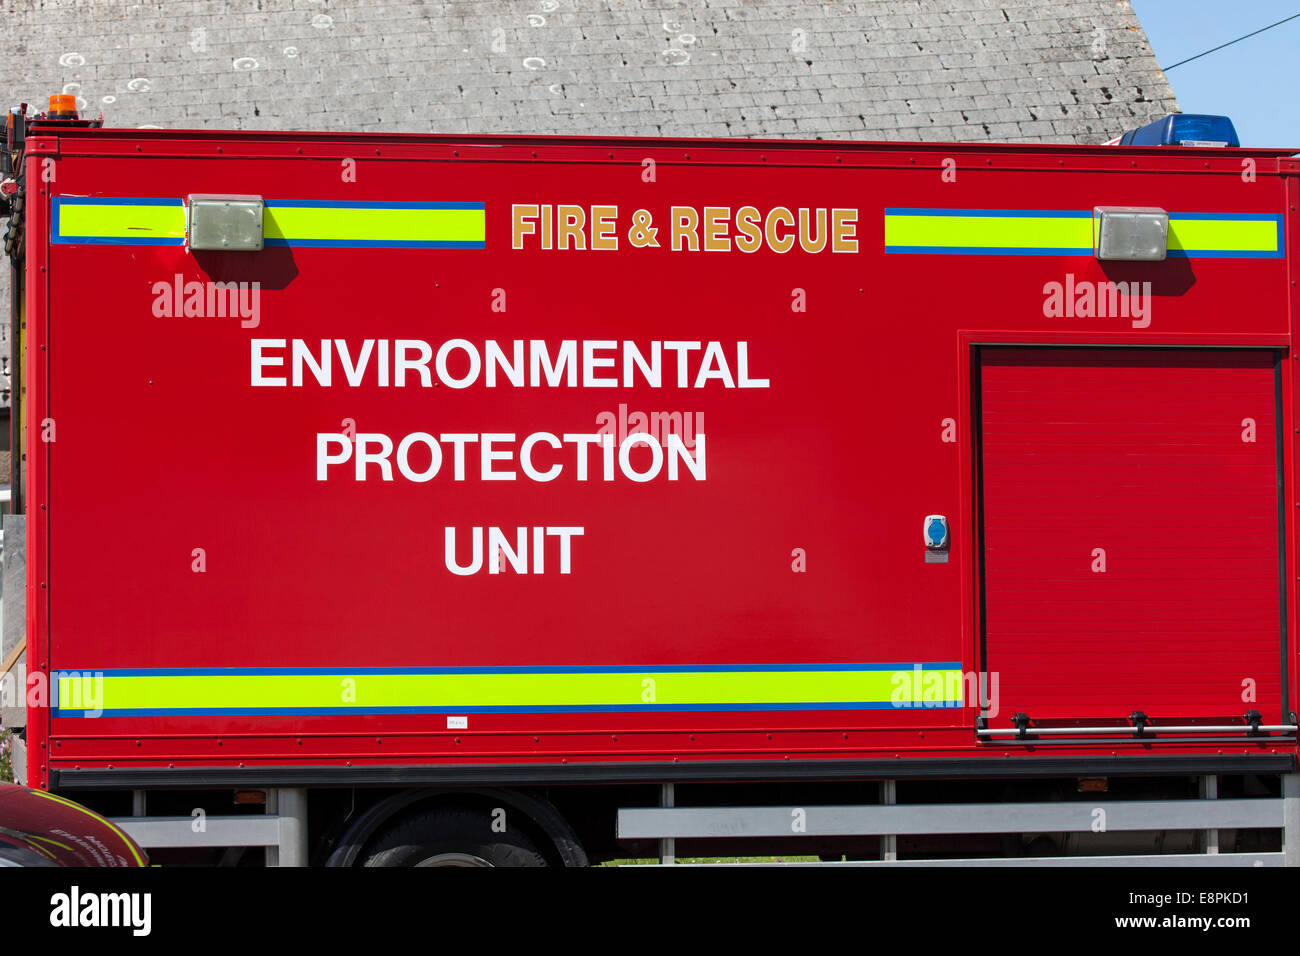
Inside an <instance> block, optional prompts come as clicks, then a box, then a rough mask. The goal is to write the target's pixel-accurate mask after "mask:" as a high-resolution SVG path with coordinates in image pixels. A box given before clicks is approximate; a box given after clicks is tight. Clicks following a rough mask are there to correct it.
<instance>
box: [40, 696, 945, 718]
mask: <svg viewBox="0 0 1300 956" xmlns="http://www.w3.org/2000/svg"><path fill="white" fill-rule="evenodd" d="M962 706H963V705H962V703H961V702H960V701H950V700H944V701H918V702H906V703H903V702H900V703H897V704H895V703H884V702H880V701H872V702H869V703H861V702H850V701H838V702H831V703H825V704H644V705H641V706H639V707H628V706H626V705H621V706H615V707H605V706H599V705H590V706H564V705H555V706H533V707H510V706H504V705H503V706H500V707H362V706H357V707H322V708H316V709H313V708H310V707H178V708H176V709H174V710H168V709H165V708H139V709H131V708H127V709H123V710H112V709H107V710H104V711H101V712H100V713H101V716H104V717H258V716H263V717H273V716H286V717H300V716H313V715H315V716H322V717H325V716H336V715H339V714H427V715H448V716H463V715H468V714H636V713H685V712H695V713H699V712H717V711H729V712H730V711H810V710H812V711H817V710H824V711H830V710H923V709H924V710H953V709H958V708H960V707H962ZM93 713H94V711H88V710H59V709H55V711H54V716H55V717H67V718H74V717H82V718H89V717H90V715H91V714H93Z"/></svg>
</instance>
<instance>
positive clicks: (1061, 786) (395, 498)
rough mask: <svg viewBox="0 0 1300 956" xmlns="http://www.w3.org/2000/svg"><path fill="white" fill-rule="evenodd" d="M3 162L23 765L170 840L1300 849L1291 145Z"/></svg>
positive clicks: (587, 143)
mask: <svg viewBox="0 0 1300 956" xmlns="http://www.w3.org/2000/svg"><path fill="white" fill-rule="evenodd" d="M8 136H9V141H8V150H7V153H6V156H7V162H8V163H9V165H8V167H7V176H8V178H7V180H6V183H5V190H6V199H7V202H8V204H9V207H10V213H11V215H10V225H9V242H8V246H9V251H10V255H11V256H12V257H13V261H14V263H15V266H16V268H15V270H14V330H15V334H14V335H13V340H14V343H15V350H16V354H15V357H14V361H13V363H12V368H13V370H14V372H15V374H16V375H17V379H16V381H15V388H14V396H15V413H14V421H15V428H16V430H17V435H16V440H15V448H16V449H19V450H21V455H19V454H15V456H14V459H15V462H16V464H15V472H14V476H13V488H14V511H15V516H14V517H12V518H10V519H7V522H8V523H7V525H6V527H7V528H10V527H15V528H22V529H23V530H24V531H25V551H24V554H23V555H21V556H19V557H24V556H25V569H26V585H25V594H24V593H23V590H24V589H23V588H22V586H21V585H17V586H11V587H6V588H5V603H6V607H5V610H6V612H7V614H6V616H8V612H12V611H13V608H14V607H15V606H17V607H19V608H20V609H21V608H22V606H23V604H24V601H25V614H26V629H25V641H26V652H25V654H26V656H25V662H26V677H25V679H24V680H23V682H22V686H21V687H19V688H18V689H17V693H18V694H19V695H20V696H21V697H22V698H23V700H24V702H25V727H23V728H22V731H21V734H20V737H19V738H18V740H19V746H20V749H21V750H22V751H23V752H24V753H25V767H24V769H23V775H24V777H25V780H26V782H27V783H28V784H29V785H31V786H34V787H38V788H42V789H47V790H51V791H56V792H59V793H63V794H65V795H67V796H69V797H72V798H73V799H76V800H78V801H81V802H83V803H86V804H87V805H89V806H91V807H93V808H95V809H96V810H98V811H99V812H101V813H104V814H106V815H109V816H112V817H113V818H114V819H115V821H116V822H117V824H118V825H119V826H122V828H123V829H125V830H126V831H127V832H128V833H130V834H131V835H132V836H133V837H134V838H135V839H136V840H137V841H138V842H139V843H140V844H141V845H142V846H145V847H147V848H149V850H150V854H151V856H152V858H153V859H154V860H155V861H162V862H166V861H167V860H169V859H194V858H197V857H199V856H204V858H209V859H213V860H217V859H219V860H221V861H224V862H227V863H230V862H233V861H235V860H238V859H240V858H243V859H250V860H261V859H263V858H264V859H265V860H266V861H267V862H269V863H280V864H304V863H308V862H310V863H315V864H327V865H332V866H352V865H368V866H388V865H415V864H420V865H429V864H442V863H448V864H498V865H503V864H541V863H551V864H565V865H581V864H584V863H587V862H600V861H608V860H618V859H626V858H637V857H645V856H659V857H660V858H661V859H666V860H673V859H675V858H676V857H678V856H681V857H684V858H686V857H701V856H707V855H710V854H720V855H725V856H727V857H728V858H730V857H736V858H746V857H754V856H761V855H762V854H767V853H781V854H783V855H785V856H789V855H792V854H793V855H796V856H801V857H817V858H822V859H834V860H851V861H855V862H864V863H870V862H880V863H884V864H890V863H895V862H921V861H945V862H949V863H952V862H960V861H970V860H974V859H988V858H993V857H998V858H1009V859H1012V860H1014V861H1016V862H1025V861H1027V860H1048V859H1050V860H1052V861H1059V860H1060V859H1062V858H1064V859H1067V860H1075V861H1079V860H1086V861H1091V862H1097V861H1108V862H1153V861H1154V862H1160V863H1175V862H1189V861H1190V862H1204V857H1205V855H1207V854H1209V855H1217V861H1218V862H1222V863H1247V864H1255V863H1267V864H1282V863H1283V862H1291V863H1297V862H1300V777H1298V776H1297V772H1296V771H1297V765H1296V758H1297V744H1296V707H1297V704H1296V688H1297V678H1298V675H1297V662H1298V658H1297V643H1296V636H1295V635H1296V628H1297V622H1296V613H1295V608H1296V604H1297V600H1296V587H1295V584H1296V576H1297V571H1296V568H1297V567H1298V566H1300V555H1297V551H1296V541H1297V538H1296V508H1297V504H1296V503H1297V501H1300V490H1298V489H1297V486H1296V459H1295V455H1296V436H1297V433H1298V432H1300V418H1297V414H1296V381H1297V370H1300V364H1297V362H1296V359H1300V354H1298V353H1297V352H1296V351H1295V349H1294V346H1293V339H1292V336H1293V334H1294V333H1293V314H1294V311H1295V308H1296V304H1297V302H1298V301H1300V300H1298V299H1297V286H1296V282H1297V281H1298V280H1300V269H1298V267H1297V263H1298V262H1300V260H1298V259H1297V256H1296V253H1295V251H1294V250H1295V249H1296V247H1297V243H1300V233H1298V232H1297V221H1298V220H1297V212H1296V206H1297V202H1298V201H1300V163H1298V162H1297V161H1296V160H1293V159H1291V158H1290V152H1291V151H1287V150H1270V149H1243V148H1240V147H1238V146H1236V137H1235V135H1234V134H1232V133H1231V129H1230V126H1229V125H1228V124H1226V121H1223V120H1221V119H1218V118H1213V117H1211V118H1203V117H1183V116H1180V117H1174V118H1171V119H1170V120H1168V121H1162V123H1159V124H1153V126H1152V127H1150V128H1146V129H1144V130H1140V131H1137V133H1136V134H1130V136H1128V137H1124V141H1123V142H1121V143H1118V144H1116V145H1108V146H1104V147H1086V146H1028V145H992V144H978V145H974V144H963V145H954V144H943V145H936V144H915V143H889V144H884V143H846V142H835V143H830V142H793V141H779V142H772V141H729V140H728V141H723V140H670V139H658V140H650V139H604V138H581V137H559V136H555V137H528V136H443V135H378V134H337V133H308V132H248V131H241V132H219V131H190V130H157V129H120V130H115V129H107V128H102V126H101V124H99V123H96V122H86V121H83V120H78V119H76V118H75V114H70V113H66V112H60V111H59V110H58V109H55V110H54V111H52V112H51V113H50V114H46V115H43V116H40V117H34V118H33V117H30V116H28V115H26V113H25V112H24V111H22V110H16V111H14V112H12V113H10V115H9V124H8ZM1144 143H1145V144H1152V145H1142V144H1144ZM1207 143H1208V144H1213V145H1206V144H1207ZM1154 144H1159V145H1154ZM12 537H13V536H10V535H8V533H7V537H6V549H8V548H9V547H10V542H11V538H12ZM14 546H15V547H17V546H18V545H14ZM11 557H12V556H11V555H6V566H8V565H9V563H10V558H11ZM15 592H16V593H15ZM11 683H12V682H11ZM11 692H12V688H11ZM263 848H264V849H263ZM263 854H264V856H263ZM205 855H206V856H205Z"/></svg>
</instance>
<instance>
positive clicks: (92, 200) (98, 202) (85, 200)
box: [50, 196, 185, 206]
mask: <svg viewBox="0 0 1300 956" xmlns="http://www.w3.org/2000/svg"><path fill="white" fill-rule="evenodd" d="M50 198H51V199H52V200H53V201H54V202H55V203H56V204H57V203H67V204H68V205H70V206H184V205H185V203H184V201H183V200H181V199H175V198H173V199H143V198H141V199H133V198H131V197H130V196H52V197H50Z"/></svg>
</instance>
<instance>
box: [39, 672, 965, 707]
mask: <svg viewBox="0 0 1300 956" xmlns="http://www.w3.org/2000/svg"><path fill="white" fill-rule="evenodd" d="M962 676H963V675H962V672H961V671H960V670H956V669H949V668H922V669H921V670H920V671H918V670H916V669H915V667H914V665H910V664H909V665H901V666H900V669H899V670H892V669H889V670H880V669H863V670H843V669H839V670H802V669H801V670H756V671H732V670H722V671H703V670H701V671H657V670H653V669H646V670H645V671H636V672H617V673H612V672H582V673H385V674H374V673H358V674H355V675H349V674H347V673H344V672H339V673H329V674H319V673H304V674H294V673H288V674H259V673H242V674H241V673H235V674H210V673H197V674H185V673H183V672H181V673H168V674H165V675H152V674H151V675H139V674H125V675H114V674H112V673H111V672H109V673H106V674H105V675H104V677H103V684H102V699H100V700H99V701H97V702H92V701H87V700H86V699H85V696H84V695H83V696H82V698H81V699H80V701H79V702H78V704H79V706H78V707H72V708H70V707H66V706H65V702H68V701H70V700H71V698H70V697H68V696H65V695H66V694H68V693H69V692H71V691H72V690H73V687H72V680H75V679H76V678H72V679H68V678H60V679H59V710H60V711H70V712H75V711H76V710H78V709H81V708H85V709H87V710H92V711H94V710H102V711H103V713H104V714H106V715H110V716H111V715H112V714H113V713H114V712H120V711H151V712H161V713H166V712H179V711H189V710H207V709H220V710H240V711H248V712H271V711H275V710H286V709H291V710H295V711H302V712H314V711H326V710H331V711H332V710H349V709H356V710H366V709H368V708H412V709H418V710H424V709H428V710H455V709H457V708H466V709H474V710H489V709H493V708H504V709H507V710H524V711H527V710H530V709H541V710H551V709H554V710H564V709H585V708H627V709H632V710H635V709H638V708H642V707H645V706H646V705H653V706H660V707H663V706H699V707H718V708H722V709H726V708H738V709H743V708H745V707H753V706H780V705H786V704H790V705H818V704H835V703H846V704H858V705H880V706H882V707H888V706H891V705H910V704H914V703H931V704H933V703H936V702H948V703H950V704H953V705H959V704H960V701H961V700H962V699H963V694H962V691H963V688H962ZM94 703H97V704H98V706H92V704H94Z"/></svg>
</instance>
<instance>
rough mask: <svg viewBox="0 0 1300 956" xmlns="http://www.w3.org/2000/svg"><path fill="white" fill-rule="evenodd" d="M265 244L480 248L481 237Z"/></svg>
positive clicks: (274, 241) (272, 241)
mask: <svg viewBox="0 0 1300 956" xmlns="http://www.w3.org/2000/svg"><path fill="white" fill-rule="evenodd" d="M263 245H267V246H298V247H306V246H318V247H322V248H326V247H332V248H350V249H482V248H484V246H485V244H484V241H483V240H482V239H428V240H421V239H266V240H264V241H263Z"/></svg>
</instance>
